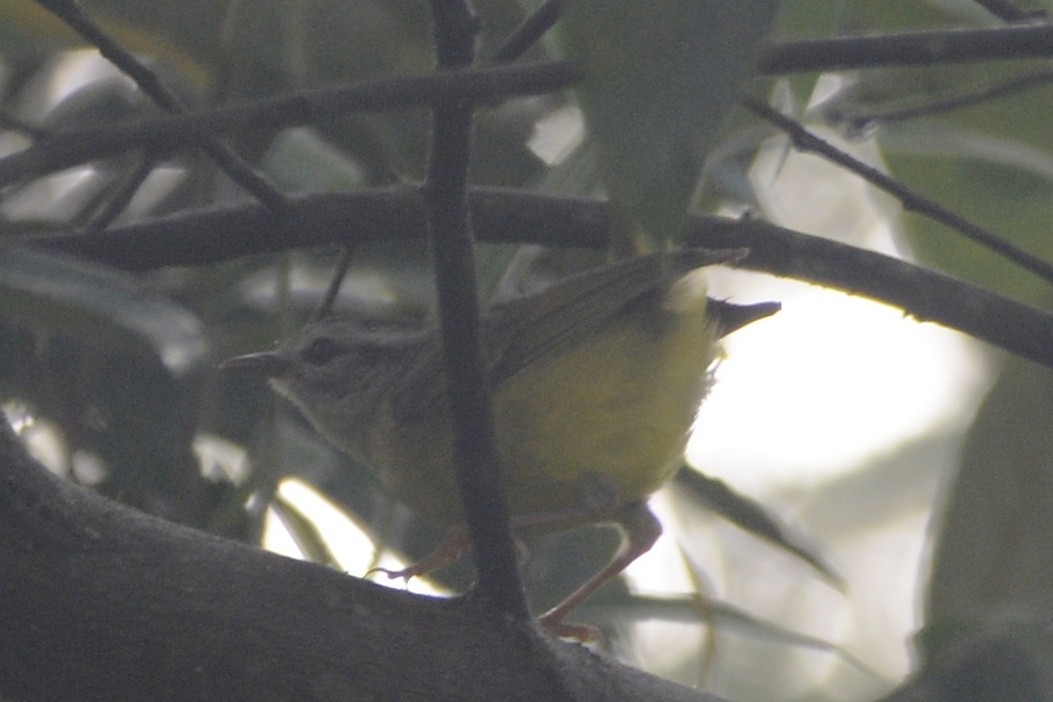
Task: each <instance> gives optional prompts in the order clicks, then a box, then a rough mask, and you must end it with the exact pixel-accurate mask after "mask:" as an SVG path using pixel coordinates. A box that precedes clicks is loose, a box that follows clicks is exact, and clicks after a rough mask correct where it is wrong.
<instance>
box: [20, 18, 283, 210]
mask: <svg viewBox="0 0 1053 702" xmlns="http://www.w3.org/2000/svg"><path fill="white" fill-rule="evenodd" d="M37 3H38V4H40V5H42V6H43V7H45V8H47V9H48V10H49V11H50V12H52V13H53V14H54V15H56V16H57V17H58V18H59V19H61V20H62V21H63V22H65V23H66V24H68V25H69V26H70V27H71V28H72V29H73V30H74V31H76V32H77V33H78V34H80V35H81V36H82V37H84V38H85V39H87V40H88V41H89V42H91V43H92V44H93V45H94V46H95V47H96V48H97V49H98V50H99V53H100V54H102V55H103V57H105V58H106V59H108V60H109V61H110V62H111V63H112V64H113V65H115V66H116V67H117V68H119V69H120V70H121V71H123V72H124V73H125V75H127V76H128V77H129V78H131V79H132V80H134V81H135V83H136V85H138V86H139V89H140V90H142V91H143V93H145V94H146V95H147V96H149V97H150V99H151V100H153V101H154V102H155V103H156V104H157V105H158V106H160V107H162V108H163V109H165V110H166V111H168V112H170V113H172V114H179V113H183V112H186V106H185V105H183V103H182V102H181V101H180V100H179V98H178V97H177V96H176V95H175V94H174V93H172V92H171V91H170V90H169V89H168V88H167V87H165V84H164V83H163V82H162V81H161V79H160V77H158V75H157V74H156V73H154V72H153V71H151V70H150V69H149V68H147V67H146V66H145V65H144V64H143V63H142V62H141V61H140V60H139V59H137V58H135V56H133V55H132V54H131V53H130V52H128V51H127V50H126V49H125V48H124V47H123V46H121V45H120V44H119V43H118V42H117V41H115V40H114V39H113V38H112V37H110V35H108V34H107V33H106V32H104V31H103V29H102V28H101V27H100V26H99V25H97V24H96V23H95V22H94V21H93V20H92V19H91V18H90V17H88V16H87V15H86V14H84V12H83V11H82V10H81V9H80V7H79V6H78V5H77V4H76V3H75V2H72V0H37ZM201 148H203V149H204V150H205V151H206V152H207V153H208V155H209V156H211V157H212V160H213V161H215V162H216V165H217V166H219V167H220V168H221V169H222V170H223V171H224V172H225V173H226V174H227V175H229V176H230V177H231V179H233V180H234V181H235V182H236V183H238V184H239V185H241V186H242V187H243V188H245V189H246V190H248V191H249V192H250V193H252V194H253V195H254V196H255V197H256V198H257V199H258V200H259V201H260V202H262V203H264V204H265V205H267V206H268V207H270V208H271V209H272V210H275V211H276V212H280V211H281V210H282V208H283V207H284V206H285V195H284V194H283V193H282V192H281V191H280V190H278V189H277V188H276V187H274V186H273V185H272V184H271V183H270V182H269V181H268V180H267V179H266V178H264V177H263V176H262V175H260V174H259V173H257V172H256V171H255V170H254V169H253V168H252V167H251V166H250V165H249V164H248V163H246V162H245V161H244V160H243V159H242V158H241V157H240V156H238V155H237V153H235V152H234V150H233V149H231V148H230V147H229V146H227V145H226V144H224V143H223V142H221V141H219V140H217V139H215V138H207V139H202V140H201Z"/></svg>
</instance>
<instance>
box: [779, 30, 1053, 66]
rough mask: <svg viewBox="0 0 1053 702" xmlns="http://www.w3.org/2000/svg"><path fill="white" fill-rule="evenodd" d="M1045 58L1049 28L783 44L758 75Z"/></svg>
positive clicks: (1051, 37)
mask: <svg viewBox="0 0 1053 702" xmlns="http://www.w3.org/2000/svg"><path fill="white" fill-rule="evenodd" d="M1050 55H1053V26H1051V25H1049V24H1046V23H1042V24H1025V25H1010V26H1006V27H990V28H984V29H937V30H931V31H924V32H903V33H900V34H873V35H856V36H844V37H835V38H833V39H806V40H803V41H788V42H783V43H781V44H775V45H773V46H770V47H768V49H767V50H766V51H764V52H762V53H761V58H760V61H759V63H758V70H759V71H760V72H761V73H764V74H768V75H781V74H785V73H807V72H821V71H840V70H848V69H856V68H879V67H882V66H929V65H933V64H937V63H963V62H967V61H998V60H1004V59H1024V58H1048V57H1049V56H1050Z"/></svg>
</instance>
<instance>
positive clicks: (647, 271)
mask: <svg viewBox="0 0 1053 702" xmlns="http://www.w3.org/2000/svg"><path fill="white" fill-rule="evenodd" d="M743 253H744V252H743V251H741V250H732V251H706V250H702V249H693V250H692V249H689V250H684V251H677V252H672V253H668V254H664V255H663V254H655V255H649V256H640V257H637V258H632V259H628V260H625V261H621V262H619V263H616V264H614V265H610V266H605V267H603V268H597V269H592V270H589V271H585V272H583V273H579V274H576V275H573V276H570V277H568V278H565V279H563V280H561V281H559V282H558V283H556V284H555V285H553V286H552V287H551V288H549V289H547V290H543V291H541V292H540V293H537V294H534V295H530V296H527V297H523V298H520V299H517V300H512V301H510V302H507V303H503V304H501V305H499V306H496V307H494V308H493V309H492V310H491V311H489V312H488V313H487V315H486V317H485V321H484V335H485V337H484V342H485V343H486V345H487V348H488V351H489V358H490V362H491V382H492V383H493V384H494V385H499V384H500V383H501V382H502V381H503V380H505V379H506V378H509V377H511V376H512V375H514V374H515V373H517V372H518V371H519V370H521V369H523V368H525V367H527V366H529V365H530V364H532V363H535V362H537V361H538V360H539V359H541V358H544V357H546V356H552V355H558V354H559V353H561V352H562V351H564V350H566V349H568V348H573V347H574V345H575V344H577V343H579V342H580V341H581V339H583V338H584V337H585V336H587V335H589V334H590V333H592V332H594V331H595V330H596V329H597V328H599V327H601V326H602V325H604V324H605V323H607V322H608V321H609V320H610V319H611V318H613V317H614V316H616V315H617V314H618V313H620V312H621V311H622V310H624V309H625V308H626V306H628V305H630V304H632V303H633V302H635V301H637V300H640V299H641V298H643V297H644V296H646V295H648V294H650V293H655V292H657V291H659V290H661V289H663V288H664V287H665V286H666V285H667V284H668V283H671V282H673V281H674V280H676V279H677V277H678V276H680V275H682V274H684V273H686V272H688V271H691V270H694V269H695V268H701V267H702V266H707V265H712V264H717V263H729V262H732V261H734V260H736V259H738V258H740V257H741V256H742V255H743Z"/></svg>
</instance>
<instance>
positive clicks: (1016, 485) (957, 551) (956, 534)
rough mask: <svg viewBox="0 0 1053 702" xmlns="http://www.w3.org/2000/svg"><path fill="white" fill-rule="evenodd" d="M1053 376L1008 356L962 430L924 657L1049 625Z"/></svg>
mask: <svg viewBox="0 0 1053 702" xmlns="http://www.w3.org/2000/svg"><path fill="white" fill-rule="evenodd" d="M1051 417H1053V374H1051V373H1050V372H1049V370H1048V369H1045V368H1042V367H1040V366H1037V365H1034V364H1031V363H1029V362H1027V361H1023V360H1020V359H1015V358H1011V359H1009V361H1008V362H1007V364H1006V367H1005V370H1004V371H1003V372H1002V375H1001V377H1000V378H999V380H998V383H997V384H996V385H995V387H994V388H993V389H992V390H991V392H990V394H989V395H988V397H987V398H986V400H985V401H984V404H983V406H982V407H981V408H980V411H979V413H978V414H977V417H976V419H975V421H974V423H973V426H972V428H971V429H970V431H969V435H968V437H967V440H966V443H965V447H964V451H963V455H962V462H961V467H960V469H959V473H958V475H957V477H956V478H955V481H954V483H953V485H952V486H950V493H949V495H948V496H947V499H946V506H945V508H944V510H943V514H942V519H941V523H940V526H939V535H938V538H937V540H936V545H935V551H934V555H933V565H932V577H931V580H930V584H929V592H928V598H927V602H926V613H925V635H924V636H923V637H922V644H923V649H924V651H925V654H926V657H927V658H930V659H931V658H935V657H938V656H940V655H941V653H942V651H943V649H945V648H946V647H947V646H948V645H950V644H952V643H953V642H955V641H956V640H958V639H960V638H961V637H963V636H971V635H972V634H974V633H976V632H980V631H987V630H995V629H1003V628H1004V627H1005V626H1006V625H1014V624H1025V625H1026V624H1029V623H1034V622H1046V623H1047V624H1048V622H1049V621H1051V620H1053V557H1051V554H1053V509H1051V507H1050V506H1051V505H1053V432H1051V431H1050V418H1051Z"/></svg>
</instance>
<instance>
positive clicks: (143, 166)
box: [86, 152, 156, 231]
mask: <svg viewBox="0 0 1053 702" xmlns="http://www.w3.org/2000/svg"><path fill="white" fill-rule="evenodd" d="M137 161H138V162H137V163H136V164H135V166H134V167H133V168H132V170H131V171H130V172H128V173H126V174H125V175H124V178H123V179H122V181H121V182H120V183H119V184H118V185H117V188H116V190H114V191H112V192H110V193H108V199H107V200H106V202H104V203H103V204H102V206H101V207H99V208H98V209H97V210H96V211H95V213H94V214H92V216H91V219H90V220H88V223H87V225H86V228H87V229H88V230H90V231H99V230H100V229H105V228H106V227H108V226H110V224H112V223H113V220H115V219H117V217H119V216H120V214H121V213H122V212H124V210H125V208H126V207H128V203H130V202H131V201H132V198H133V197H135V194H136V193H137V192H139V188H140V187H141V186H142V184H143V183H145V182H146V179H147V178H149V177H150V173H152V172H153V170H154V165H155V163H156V162H155V161H154V159H153V154H150V153H148V152H147V153H141V154H139V157H138V160H137Z"/></svg>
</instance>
